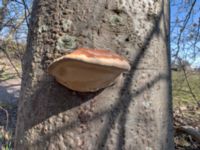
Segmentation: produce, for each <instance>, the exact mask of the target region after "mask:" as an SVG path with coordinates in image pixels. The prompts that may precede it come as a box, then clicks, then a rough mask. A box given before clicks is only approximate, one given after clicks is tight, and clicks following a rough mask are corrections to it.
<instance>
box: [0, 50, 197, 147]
mask: <svg viewBox="0 0 200 150" xmlns="http://www.w3.org/2000/svg"><path fill="white" fill-rule="evenodd" d="M11 60H12V62H13V64H14V66H15V67H16V68H17V70H18V71H19V72H20V74H21V67H20V60H19V59H15V58H14V57H11ZM187 75H188V81H189V83H190V86H191V88H192V92H193V94H194V95H195V97H194V95H193V94H192V93H191V91H190V90H189V88H188V84H187V82H186V80H185V78H184V73H183V72H173V73H172V77H173V103H174V127H175V129H178V128H179V127H181V126H190V127H192V128H194V129H195V130H196V131H197V132H199V131H200V124H199V122H200V101H199V100H200V92H199V91H200V73H197V72H190V73H188V74H187ZM20 83H21V80H20V77H19V75H18V74H17V72H16V70H15V69H14V67H13V65H12V64H11V63H10V61H9V60H8V58H7V57H6V56H5V54H4V53H2V52H0V149H6V150H7V149H8V150H9V149H12V147H13V137H14V131H15V124H16V117H17V115H16V114H17V113H16V112H17V100H18V98H19V92H20ZM174 141H175V144H176V149H177V150H199V149H200V143H197V142H196V141H195V140H194V139H193V137H192V136H190V135H188V134H185V133H183V132H179V131H178V130H175V138H174Z"/></svg>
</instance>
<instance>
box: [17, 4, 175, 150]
mask: <svg viewBox="0 0 200 150" xmlns="http://www.w3.org/2000/svg"><path fill="white" fill-rule="evenodd" d="M30 24H31V26H30V30H29V36H28V46H27V51H26V53H25V56H24V61H23V81H22V89H21V99H20V101H19V108H18V121H17V129H16V142H15V147H16V149H18V150H22V149H67V150H68V149H84V150H95V149H99V150H102V149H109V150H121V149H126V150H172V149H174V147H173V130H172V103H171V79H170V72H169V68H170V65H169V64H170V63H169V59H170V54H169V2H168V1H164V0H143V1H134V0H84V1H80V0H66V1H64V0H35V1H34V4H33V11H32V17H31V20H30ZM76 47H89V48H100V49H110V50H112V51H115V52H117V53H119V54H121V55H123V56H125V57H126V58H127V59H128V60H129V62H130V64H131V65H132V68H131V70H130V71H129V72H128V73H126V74H124V75H123V77H122V78H121V79H120V80H118V82H117V83H116V84H115V85H113V86H111V87H108V88H106V89H104V90H101V91H99V92H95V93H79V92H75V91H71V90H69V89H67V88H65V87H63V86H61V85H60V84H58V83H57V82H56V81H55V80H54V79H53V78H52V77H51V76H49V75H48V74H47V72H46V70H47V66H48V65H49V63H51V62H52V61H53V59H55V58H57V57H59V56H61V55H62V54H63V53H68V52H69V51H71V50H73V49H75V48H76Z"/></svg>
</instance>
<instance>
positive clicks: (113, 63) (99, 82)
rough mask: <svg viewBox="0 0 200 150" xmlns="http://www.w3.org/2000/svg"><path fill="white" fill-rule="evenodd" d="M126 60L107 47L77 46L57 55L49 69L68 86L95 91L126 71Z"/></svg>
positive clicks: (127, 64)
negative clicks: (78, 47) (104, 48)
mask: <svg viewBox="0 0 200 150" xmlns="http://www.w3.org/2000/svg"><path fill="white" fill-rule="evenodd" d="M128 70H130V65H129V63H128V61H127V60H126V59H125V58H124V57H122V56H120V55H118V54H116V53H114V52H112V51H109V50H98V49H87V48H80V49H77V50H75V51H73V52H72V53H70V54H66V55H64V56H62V57H60V58H58V59H56V60H55V61H54V62H53V63H52V64H50V66H49V67H48V72H49V73H50V74H51V75H53V76H54V77H55V78H56V80H57V81H58V82H59V83H60V84H62V85H64V86H66V87H67V88H69V89H72V90H74V91H79V92H94V91H97V90H100V89H102V88H106V87H108V86H109V85H111V84H112V83H113V82H114V81H115V79H116V78H117V77H118V76H119V75H120V74H121V73H122V72H125V71H128Z"/></svg>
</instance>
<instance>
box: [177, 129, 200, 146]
mask: <svg viewBox="0 0 200 150" xmlns="http://www.w3.org/2000/svg"><path fill="white" fill-rule="evenodd" d="M176 131H177V132H183V133H185V134H188V135H191V136H192V138H193V139H195V140H196V141H197V142H199V143H200V132H199V131H197V130H196V129H194V128H193V127H191V126H180V127H177V128H176Z"/></svg>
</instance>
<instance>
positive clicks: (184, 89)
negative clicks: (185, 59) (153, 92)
mask: <svg viewBox="0 0 200 150" xmlns="http://www.w3.org/2000/svg"><path fill="white" fill-rule="evenodd" d="M186 76H187V80H188V82H189V85H190V87H191V90H192V92H191V91H190V88H189V87H188V84H187V80H186V78H185V74H184V72H183V71H172V86H173V90H172V93H173V102H174V107H177V106H180V105H196V104H197V101H198V102H200V72H187V73H186ZM192 93H193V94H194V96H195V98H194V96H193V94H192ZM195 99H196V100H197V101H196V100H195Z"/></svg>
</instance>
